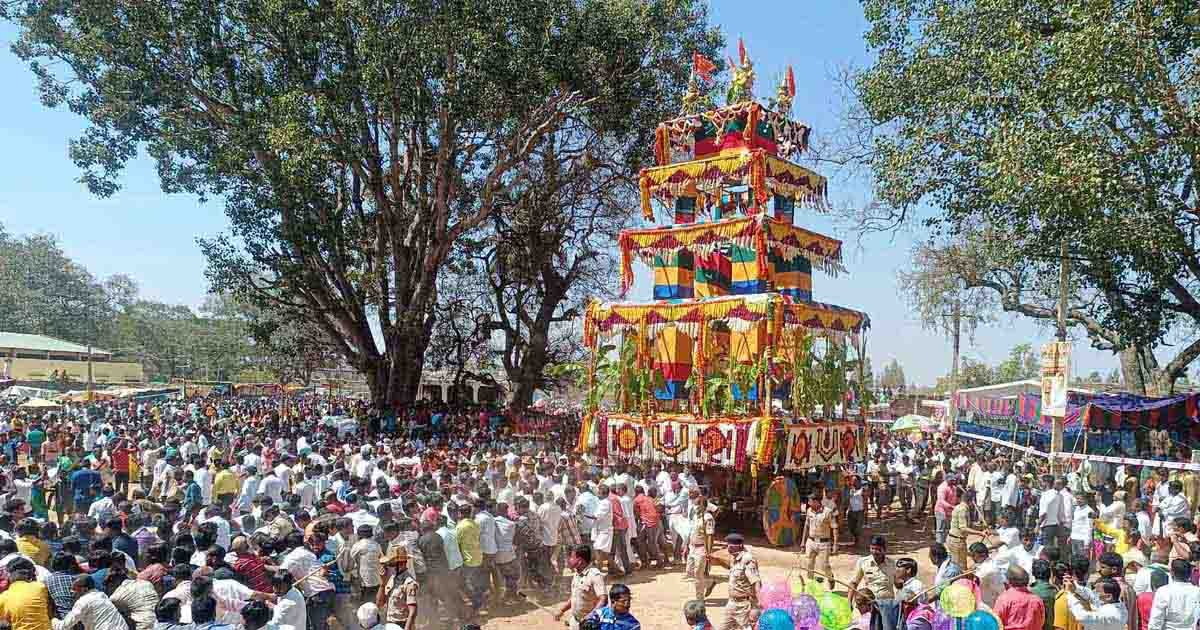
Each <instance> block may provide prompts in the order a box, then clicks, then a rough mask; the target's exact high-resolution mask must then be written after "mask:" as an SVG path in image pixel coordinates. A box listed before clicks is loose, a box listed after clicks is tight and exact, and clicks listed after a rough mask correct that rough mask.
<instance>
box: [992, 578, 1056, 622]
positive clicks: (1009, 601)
mask: <svg viewBox="0 0 1200 630" xmlns="http://www.w3.org/2000/svg"><path fill="white" fill-rule="evenodd" d="M992 610H993V612H995V613H996V616H997V617H999V618H1000V623H1001V624H1004V630H1042V627H1043V625H1044V623H1045V621H1046V605H1045V604H1043V603H1042V598H1040V597H1038V596H1037V595H1034V594H1033V593H1031V592H1029V589H1028V588H1026V587H1024V586H1021V587H1010V588H1008V589H1007V590H1005V591H1004V592H1003V593H1001V594H1000V597H997V598H996V606H995V608H993V609H992Z"/></svg>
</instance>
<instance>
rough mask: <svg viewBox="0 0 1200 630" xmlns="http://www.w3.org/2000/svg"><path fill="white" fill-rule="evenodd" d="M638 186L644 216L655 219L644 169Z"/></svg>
mask: <svg viewBox="0 0 1200 630" xmlns="http://www.w3.org/2000/svg"><path fill="white" fill-rule="evenodd" d="M764 177H765V175H764ZM638 188H639V189H640V192H641V194H642V218H643V219H645V220H647V221H653V220H654V208H652V207H651V206H650V176H649V175H647V174H646V172H645V171H644V170H643V171H642V174H641V176H640V177H639V178H638Z"/></svg>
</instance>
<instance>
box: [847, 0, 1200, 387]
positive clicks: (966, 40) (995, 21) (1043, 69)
mask: <svg viewBox="0 0 1200 630" xmlns="http://www.w3.org/2000/svg"><path fill="white" fill-rule="evenodd" d="M863 6H864V12H865V15H866V18H867V21H868V24H869V26H868V30H867V35H866V40H867V45H868V47H869V48H870V50H871V52H872V53H873V56H874V62H873V63H872V65H871V66H870V67H868V68H867V69H865V70H864V71H863V72H860V73H858V74H856V75H855V76H854V78H853V86H854V91H855V94H856V97H857V103H856V105H857V106H858V107H859V108H861V109H859V110H858V111H857V113H859V114H861V121H862V122H864V123H865V124H866V127H867V129H860V130H859V131H863V132H864V133H858V134H854V135H855V137H857V138H867V141H868V144H869V146H868V147H865V149H866V150H863V151H859V152H858V153H859V154H861V155H868V156H869V158H868V159H867V164H866V165H867V166H868V167H870V169H871V171H872V172H873V173H874V179H875V192H876V196H877V202H878V203H876V204H874V205H873V208H876V209H882V210H883V211H884V212H886V213H887V214H888V216H887V217H886V218H888V219H891V220H893V223H894V222H895V221H903V220H905V219H906V218H908V217H910V216H911V214H912V213H913V212H914V210H915V209H916V208H919V207H932V208H934V210H935V213H934V214H933V216H932V217H930V223H931V224H932V225H933V226H934V227H935V228H937V229H938V230H939V231H940V232H941V233H942V235H943V236H945V237H947V238H948V239H949V240H951V241H953V240H954V239H957V238H962V237H967V236H969V235H973V234H978V233H980V232H984V233H988V234H989V236H988V238H989V239H991V240H993V241H997V242H999V243H1000V244H1001V245H1002V246H1003V249H1004V250H1005V252H1006V254H1007V255H1009V256H1011V257H1013V258H1015V263H1016V264H1005V263H1002V262H999V260H997V257H989V260H993V261H996V262H995V263H994V264H992V263H989V264H988V265H986V268H985V271H986V272H988V273H987V275H982V274H981V275H979V276H977V277H976V280H977V281H976V282H961V281H963V280H971V278H970V276H959V277H958V278H957V279H955V280H956V284H959V286H961V287H962V288H964V289H967V288H970V287H971V286H975V287H983V288H987V289H989V290H991V291H993V292H994V293H993V297H994V298H999V299H998V300H997V301H998V302H999V303H1000V305H1002V306H1003V308H1005V309H1006V310H1009V311H1012V312H1017V313H1021V314H1024V315H1027V316H1031V317H1038V318H1045V317H1047V316H1049V317H1051V318H1052V317H1053V314H1052V313H1053V311H1052V310H1051V311H1047V310H1045V308H1044V306H1045V304H1044V303H1042V302H1040V301H1039V300H1038V298H1040V297H1041V296H1042V295H1043V294H1044V292H1043V291H1040V290H1039V289H1040V287H1038V286H1037V285H1038V284H1039V282H1041V281H1044V280H1046V279H1049V280H1050V281H1051V282H1053V280H1054V279H1056V278H1057V270H1058V260H1057V258H1056V257H1057V256H1058V253H1059V251H1060V245H1061V244H1062V243H1067V244H1068V246H1069V255H1070V257H1071V259H1072V277H1071V282H1072V286H1071V298H1072V300H1071V312H1070V320H1071V323H1072V325H1079V326H1083V327H1084V328H1085V329H1086V330H1087V331H1088V334H1089V337H1090V338H1091V339H1092V341H1093V343H1094V344H1096V345H1097V346H1098V347H1103V348H1107V349H1113V350H1116V351H1122V350H1125V349H1131V348H1132V349H1134V351H1135V352H1139V353H1142V354H1145V352H1144V350H1146V349H1150V348H1153V347H1155V346H1161V345H1162V344H1164V342H1165V341H1167V337H1168V335H1169V334H1171V333H1172V332H1175V331H1179V330H1180V329H1181V328H1182V329H1183V330H1184V331H1188V332H1186V334H1185V335H1184V336H1185V337H1186V339H1187V342H1186V343H1185V344H1182V345H1180V347H1179V350H1178V351H1177V353H1176V354H1175V355H1174V356H1173V357H1172V358H1171V360H1170V361H1169V363H1168V364H1167V365H1166V366H1164V367H1163V369H1162V372H1163V373H1164V377H1165V378H1163V379H1160V380H1163V381H1169V380H1173V378H1174V377H1175V376H1177V375H1179V374H1181V373H1182V370H1185V369H1186V367H1187V365H1188V364H1190V363H1191V362H1192V360H1194V359H1195V358H1196V357H1197V356H1200V337H1197V335H1196V334H1194V328H1195V326H1196V324H1197V323H1200V300H1198V299H1197V298H1198V296H1200V293H1198V292H1197V287H1198V286H1200V257H1198V252H1200V249H1198V247H1200V242H1198V241H1197V239H1198V238H1200V236H1198V235H1200V231H1198V230H1197V227H1200V222H1198V220H1197V216H1196V212H1195V208H1196V207H1197V204H1198V201H1200V197H1198V195H1200V190H1197V186H1196V184H1197V176H1198V173H1197V171H1196V164H1197V163H1198V162H1197V159H1196V158H1197V146H1200V126H1198V125H1197V110H1196V107H1195V103H1196V102H1197V101H1198V99H1200V60H1198V58H1197V56H1196V54H1195V51H1196V49H1197V46H1198V44H1200V4H1197V3H1196V2H1194V1H1192V0H1162V1H1158V2H1103V1H1101V2H1091V1H1085V2H1051V1H1046V0H966V1H960V0H901V1H895V0H864V2H863ZM875 218H880V217H875ZM939 311H940V309H934V313H937V312H939ZM1149 354H1150V355H1152V354H1153V353H1149ZM1168 387H1169V385H1168ZM1164 393H1165V392H1164Z"/></svg>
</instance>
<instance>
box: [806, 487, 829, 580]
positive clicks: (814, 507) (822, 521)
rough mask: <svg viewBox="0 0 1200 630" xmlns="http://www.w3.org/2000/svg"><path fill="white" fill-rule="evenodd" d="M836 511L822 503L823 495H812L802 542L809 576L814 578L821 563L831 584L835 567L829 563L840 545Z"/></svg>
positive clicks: (809, 500) (809, 497)
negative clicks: (816, 568)
mask: <svg viewBox="0 0 1200 630" xmlns="http://www.w3.org/2000/svg"><path fill="white" fill-rule="evenodd" d="M834 509H835V508H834V507H833V506H832V505H827V504H825V503H824V502H822V501H821V495H819V494H815V493H814V494H810V495H809V496H808V511H807V513H806V514H805V518H804V535H803V536H802V537H801V541H800V548H801V549H803V550H804V556H805V559H806V567H805V569H806V572H807V576H808V577H810V578H811V577H812V574H813V569H814V568H815V567H816V565H817V563H818V562H819V563H820V564H821V568H822V569H823V570H824V573H825V577H826V578H827V579H829V581H830V582H832V581H833V565H832V564H830V562H829V553H830V552H831V551H832V550H834V549H837V544H838V527H837V514H836V513H835V512H834Z"/></svg>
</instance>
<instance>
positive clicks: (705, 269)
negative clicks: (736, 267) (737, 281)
mask: <svg viewBox="0 0 1200 630" xmlns="http://www.w3.org/2000/svg"><path fill="white" fill-rule="evenodd" d="M732 274H733V265H732V263H731V262H730V260H729V256H727V255H726V254H725V253H724V252H721V251H713V252H709V253H707V254H701V255H699V256H697V260H696V280H695V290H694V293H695V296H696V297H698V298H713V297H720V296H723V295H729V292H730V282H731V281H730V276H731V275H732Z"/></svg>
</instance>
